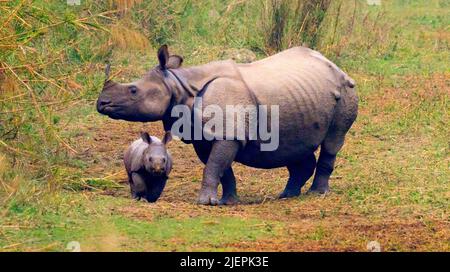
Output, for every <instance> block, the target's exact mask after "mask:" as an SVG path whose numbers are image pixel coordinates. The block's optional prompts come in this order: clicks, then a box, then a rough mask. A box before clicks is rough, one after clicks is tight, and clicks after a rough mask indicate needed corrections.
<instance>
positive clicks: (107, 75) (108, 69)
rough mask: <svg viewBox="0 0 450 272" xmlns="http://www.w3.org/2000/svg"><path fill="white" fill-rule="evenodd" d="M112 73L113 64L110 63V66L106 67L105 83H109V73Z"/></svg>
mask: <svg viewBox="0 0 450 272" xmlns="http://www.w3.org/2000/svg"><path fill="white" fill-rule="evenodd" d="M110 71H111V64H110V63H108V64H106V67H105V82H108V81H109V73H110Z"/></svg>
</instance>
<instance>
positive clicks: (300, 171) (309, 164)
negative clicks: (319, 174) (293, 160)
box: [279, 153, 316, 198]
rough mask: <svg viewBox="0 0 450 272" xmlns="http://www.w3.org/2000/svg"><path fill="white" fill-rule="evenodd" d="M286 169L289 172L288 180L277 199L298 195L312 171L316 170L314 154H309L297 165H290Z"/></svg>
mask: <svg viewBox="0 0 450 272" xmlns="http://www.w3.org/2000/svg"><path fill="white" fill-rule="evenodd" d="M287 168H288V171H289V179H288V182H287V184H286V187H285V188H284V191H283V192H282V193H281V194H280V196H279V198H290V197H297V196H299V195H300V193H301V188H302V187H303V185H305V183H306V182H307V181H308V179H309V178H310V177H311V176H312V175H313V174H314V169H315V168H316V157H315V155H314V153H311V154H309V155H308V156H306V157H305V158H304V159H303V160H302V161H301V162H300V163H299V164H294V165H290V166H288V167H287Z"/></svg>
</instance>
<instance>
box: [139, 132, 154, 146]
mask: <svg viewBox="0 0 450 272" xmlns="http://www.w3.org/2000/svg"><path fill="white" fill-rule="evenodd" d="M141 138H142V141H144V142H146V143H147V144H151V143H152V137H150V135H149V134H148V133H147V132H142V133H141Z"/></svg>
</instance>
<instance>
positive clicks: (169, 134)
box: [162, 131, 172, 145]
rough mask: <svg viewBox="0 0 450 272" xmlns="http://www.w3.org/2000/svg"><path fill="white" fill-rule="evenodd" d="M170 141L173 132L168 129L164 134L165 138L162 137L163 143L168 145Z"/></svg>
mask: <svg viewBox="0 0 450 272" xmlns="http://www.w3.org/2000/svg"><path fill="white" fill-rule="evenodd" d="M170 141H172V133H171V132H170V131H166V134H164V138H163V139H162V143H163V144H164V145H167V144H168V143H169V142H170Z"/></svg>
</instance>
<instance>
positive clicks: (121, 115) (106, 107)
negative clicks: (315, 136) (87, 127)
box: [97, 45, 183, 122]
mask: <svg viewBox="0 0 450 272" xmlns="http://www.w3.org/2000/svg"><path fill="white" fill-rule="evenodd" d="M158 60H159V65H158V66H156V67H155V68H153V69H152V70H150V71H149V72H148V73H147V74H145V75H144V77H143V78H141V79H139V80H137V81H134V82H131V83H125V84H121V83H117V82H114V81H112V80H111V79H110V76H109V71H110V66H109V65H107V67H106V70H105V74H106V79H105V83H104V85H103V89H102V92H101V93H100V96H99V97H98V100H97V111H98V112H99V113H101V114H104V115H107V116H109V117H110V118H113V119H121V120H126V121H135V122H152V121H158V120H162V119H163V117H164V115H165V114H166V111H167V110H168V108H169V106H170V103H171V98H172V91H171V90H172V89H173V88H174V86H169V84H170V82H169V83H168V82H166V81H165V73H167V69H177V68H179V67H180V66H181V64H182V62H183V58H182V57H180V56H177V55H172V56H170V55H169V51H168V48H167V45H163V46H161V48H160V49H159V50H158Z"/></svg>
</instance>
